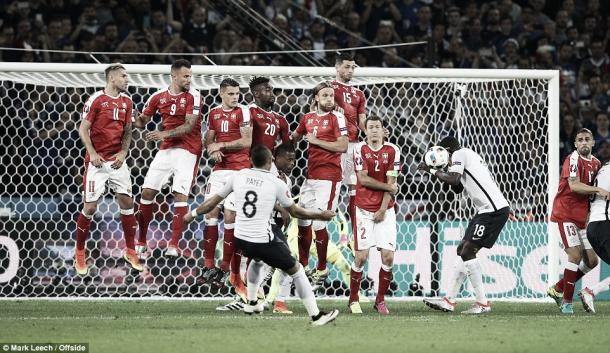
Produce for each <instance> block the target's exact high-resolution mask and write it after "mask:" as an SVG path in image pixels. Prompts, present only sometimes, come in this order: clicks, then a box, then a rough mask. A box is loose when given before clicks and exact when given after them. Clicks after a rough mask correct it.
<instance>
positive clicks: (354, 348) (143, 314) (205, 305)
mask: <svg viewBox="0 0 610 353" xmlns="http://www.w3.org/2000/svg"><path fill="white" fill-rule="evenodd" d="M226 302H227V301H222V302H221V301H171V300H170V301H148V300H146V301H110V300H101V301H45V300H24V301H0V348H1V347H2V343H9V342H11V343H15V342H40V343H42V342H51V343H66V342H70V343H88V344H89V352H222V353H229V352H239V353H246V352H265V353H274V352H294V353H297V352H312V353H313V352H316V353H322V352H334V353H338V352H347V353H355V352H383V353H388V352H434V353H441V352H493V353H501V352H553V353H559V352H587V353H596V352H605V353H607V352H609V351H610V302H597V303H596V310H597V314H594V315H592V314H588V313H585V312H584V311H583V309H582V306H581V304H580V302H577V301H575V302H574V311H575V314H574V315H572V316H564V315H562V314H560V313H559V310H558V308H557V306H556V305H555V304H552V303H544V304H543V303H507V302H496V303H492V307H493V311H492V312H491V313H488V314H485V315H484V316H464V315H460V314H458V313H453V314H446V313H440V312H435V311H432V310H431V309H429V308H427V307H425V306H424V305H423V304H422V303H421V302H389V303H388V307H389V309H390V311H391V314H390V316H386V317H382V316H380V315H378V314H377V313H376V312H374V311H373V309H372V304H363V305H362V307H363V310H364V312H365V313H364V314H363V315H361V316H353V315H350V314H348V312H347V307H346V301H328V300H324V301H320V302H319V306H320V308H321V309H323V310H324V309H326V310H328V309H332V308H339V310H340V311H341V314H340V315H339V317H338V319H337V321H336V322H335V323H331V324H329V325H328V326H323V327H315V328H314V327H311V326H310V325H309V321H308V318H307V317H306V314H305V310H304V308H303V306H302V305H301V304H300V303H299V302H298V301H290V302H289V307H290V308H291V309H292V310H294V311H295V314H294V315H290V316H286V315H280V314H272V313H270V312H267V311H266V312H265V313H263V314H262V315H258V316H254V317H248V316H246V315H244V314H243V313H242V312H235V311H228V312H220V311H216V310H215V308H216V306H218V305H220V304H224V303H226ZM469 305H470V303H461V304H459V305H458V309H459V310H465V309H467V308H468V307H469Z"/></svg>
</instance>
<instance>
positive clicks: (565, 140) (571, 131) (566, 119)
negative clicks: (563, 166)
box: [559, 114, 579, 163]
mask: <svg viewBox="0 0 610 353" xmlns="http://www.w3.org/2000/svg"><path fill="white" fill-rule="evenodd" d="M560 126H561V130H560V131H559V155H560V160H561V161H562V163H563V160H564V159H565V158H566V157H567V156H568V155H569V154H570V153H572V151H574V149H575V147H574V142H575V141H576V131H578V129H579V126H578V125H577V124H576V119H575V118H574V116H573V115H572V114H566V115H564V116H563V119H562V120H561V124H560Z"/></svg>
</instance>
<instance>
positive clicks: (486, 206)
mask: <svg viewBox="0 0 610 353" xmlns="http://www.w3.org/2000/svg"><path fill="white" fill-rule="evenodd" d="M449 172H450V173H451V172H454V173H459V174H461V175H462V177H461V178H460V181H461V182H462V185H463V186H464V191H465V192H466V194H467V195H468V197H470V199H471V200H472V203H473V204H474V207H475V208H476V209H477V212H478V213H489V212H495V211H498V210H500V209H502V208H504V207H507V206H508V202H507V201H506V198H505V197H504V195H502V192H501V191H500V188H498V185H497V184H496V182H495V181H494V179H493V177H492V176H491V173H490V172H489V168H487V164H486V163H485V161H484V160H483V158H481V156H479V154H478V153H476V152H475V151H473V150H471V149H469V148H461V149H459V150H457V151H455V152H453V154H452V155H451V166H450V167H449Z"/></svg>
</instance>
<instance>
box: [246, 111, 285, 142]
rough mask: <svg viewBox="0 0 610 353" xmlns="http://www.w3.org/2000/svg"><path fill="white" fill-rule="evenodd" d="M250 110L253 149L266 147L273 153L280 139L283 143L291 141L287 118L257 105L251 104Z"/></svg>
mask: <svg viewBox="0 0 610 353" xmlns="http://www.w3.org/2000/svg"><path fill="white" fill-rule="evenodd" d="M249 108H250V119H251V122H250V124H251V126H252V147H254V146H258V145H265V146H267V148H269V149H270V150H271V153H273V151H274V150H275V142H276V141H277V139H278V137H279V138H280V139H281V140H282V143H286V142H288V141H290V134H289V131H288V122H287V121H286V118H284V117H283V116H281V115H280V114H278V113H276V112H273V111H270V112H268V111H266V110H264V109H263V108H261V107H259V106H257V105H256V104H250V106H249Z"/></svg>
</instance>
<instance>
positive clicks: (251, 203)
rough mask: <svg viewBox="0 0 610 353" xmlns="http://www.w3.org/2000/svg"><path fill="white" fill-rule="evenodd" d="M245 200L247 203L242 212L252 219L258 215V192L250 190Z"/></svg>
mask: <svg viewBox="0 0 610 353" xmlns="http://www.w3.org/2000/svg"><path fill="white" fill-rule="evenodd" d="M245 199H246V202H244V205H243V206H242V208H241V210H242V211H244V215H246V217H248V218H252V217H254V215H255V214H256V201H258V195H257V194H256V192H254V191H252V190H250V191H248V192H247V193H246V196H245Z"/></svg>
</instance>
